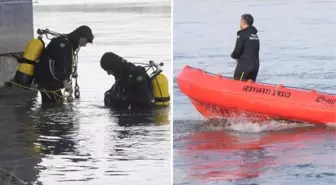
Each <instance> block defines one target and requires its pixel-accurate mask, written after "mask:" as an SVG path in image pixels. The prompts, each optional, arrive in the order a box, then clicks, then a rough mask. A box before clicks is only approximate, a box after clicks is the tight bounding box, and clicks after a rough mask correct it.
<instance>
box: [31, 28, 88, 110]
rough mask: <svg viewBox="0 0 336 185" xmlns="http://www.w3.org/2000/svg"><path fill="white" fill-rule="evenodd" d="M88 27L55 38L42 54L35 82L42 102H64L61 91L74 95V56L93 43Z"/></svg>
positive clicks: (37, 64)
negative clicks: (72, 82)
mask: <svg viewBox="0 0 336 185" xmlns="http://www.w3.org/2000/svg"><path fill="white" fill-rule="evenodd" d="M93 38H94V36H93V34H92V31H91V29H90V28H89V27H88V26H85V25H84V26H80V27H78V28H77V29H76V30H74V31H73V32H71V33H69V34H66V35H64V36H59V37H55V38H53V39H52V40H51V41H50V43H49V44H48V46H47V47H46V48H45V49H44V51H43V52H42V54H41V57H40V59H39V61H38V62H37V63H36V67H35V82H36V84H37V85H38V89H39V90H40V93H41V96H42V102H58V103H60V102H63V97H62V92H61V89H62V88H65V91H66V92H69V93H70V94H71V93H72V85H71V84H70V80H71V77H70V76H71V74H72V72H73V71H72V70H73V63H74V62H75V61H74V54H75V51H76V50H77V49H79V47H82V46H83V47H85V46H86V44H87V43H88V42H89V43H92V42H93Z"/></svg>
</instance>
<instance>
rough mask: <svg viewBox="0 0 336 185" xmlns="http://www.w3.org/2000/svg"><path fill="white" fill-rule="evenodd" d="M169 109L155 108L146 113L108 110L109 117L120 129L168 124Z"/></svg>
mask: <svg viewBox="0 0 336 185" xmlns="http://www.w3.org/2000/svg"><path fill="white" fill-rule="evenodd" d="M169 112H170V107H169V106H168V107H156V108H155V109H152V110H148V111H138V112H126V111H114V110H110V116H111V117H112V118H116V119H117V124H118V125H119V126H121V127H130V126H153V125H165V124H169Z"/></svg>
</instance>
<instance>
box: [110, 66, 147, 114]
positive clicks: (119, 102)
mask: <svg viewBox="0 0 336 185" xmlns="http://www.w3.org/2000/svg"><path fill="white" fill-rule="evenodd" d="M114 77H115V79H116V82H115V84H114V85H113V86H112V88H111V89H109V90H108V91H106V92H105V95H104V96H105V97H104V104H105V106H108V107H111V108H114V109H117V110H140V109H143V110H144V109H146V110H148V109H150V108H151V107H152V106H153V86H152V83H151V79H150V77H149V76H148V74H147V73H146V71H145V69H144V68H143V67H141V66H136V65H134V64H132V63H129V62H123V64H122V65H121V66H120V67H119V70H117V72H116V73H115V74H114Z"/></svg>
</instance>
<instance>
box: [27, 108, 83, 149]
mask: <svg viewBox="0 0 336 185" xmlns="http://www.w3.org/2000/svg"><path fill="white" fill-rule="evenodd" d="M30 120H31V121H32V122H33V123H35V129H36V133H37V134H39V139H38V141H37V146H36V147H37V148H40V151H41V153H43V154H52V155H60V154H67V153H73V152H74V151H75V149H74V147H75V142H74V140H73V136H72V133H73V132H74V125H76V124H77V123H78V119H77V116H76V115H75V112H74V110H73V107H72V105H71V104H64V105H48V104H42V105H41V107H40V108H38V109H35V110H33V111H31V113H30Z"/></svg>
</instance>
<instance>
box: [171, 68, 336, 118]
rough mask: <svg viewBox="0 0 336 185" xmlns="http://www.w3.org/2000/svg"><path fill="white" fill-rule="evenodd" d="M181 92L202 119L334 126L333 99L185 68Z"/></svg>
mask: <svg viewBox="0 0 336 185" xmlns="http://www.w3.org/2000/svg"><path fill="white" fill-rule="evenodd" d="M177 84H178V87H179V88H180V90H181V91H182V92H183V93H184V94H185V95H186V96H188V97H189V98H190V99H191V102H192V103H193V105H194V106H195V108H196V109H197V110H198V111H199V112H200V113H201V114H202V115H203V116H205V117H207V118H213V117H235V116H241V115H242V114H243V115H245V116H248V117H263V118H267V119H268V118H272V119H274V118H275V119H285V120H293V121H303V122H309V123H320V124H328V123H330V124H335V123H336V104H335V103H336V95H335V94H328V93H321V92H317V91H315V90H305V89H298V88H289V87H285V86H283V85H281V84H280V85H278V86H276V85H271V84H263V83H254V82H253V81H250V80H249V81H247V82H243V81H239V80H233V79H232V78H228V77H223V76H220V75H212V74H209V73H207V72H205V71H202V70H201V69H196V68H191V67H189V66H185V67H184V69H183V70H182V72H181V73H180V74H179V75H178V76H177Z"/></svg>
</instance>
